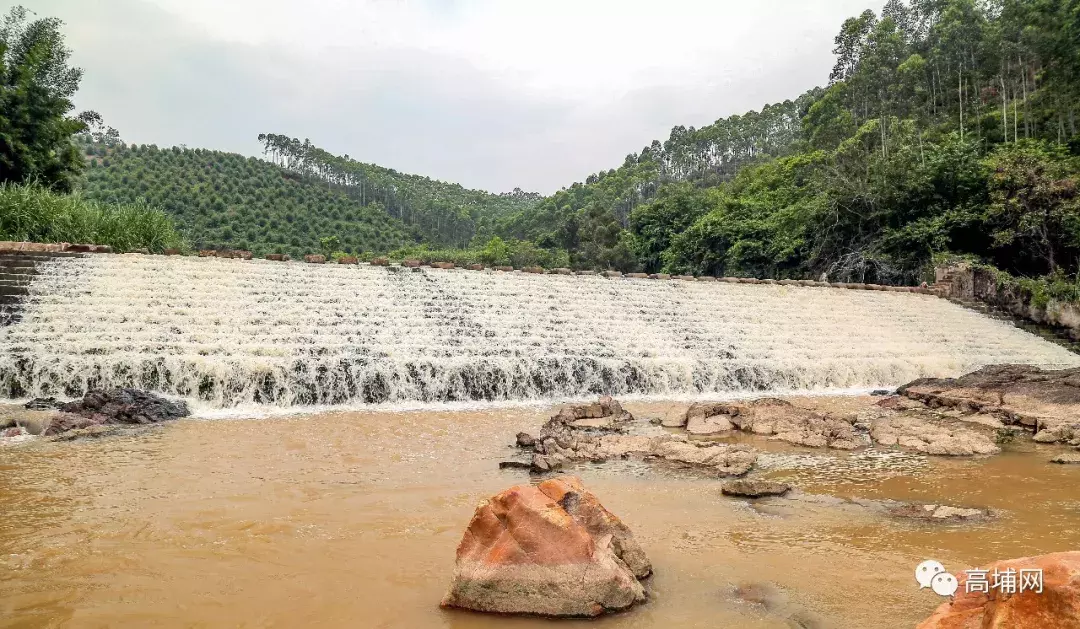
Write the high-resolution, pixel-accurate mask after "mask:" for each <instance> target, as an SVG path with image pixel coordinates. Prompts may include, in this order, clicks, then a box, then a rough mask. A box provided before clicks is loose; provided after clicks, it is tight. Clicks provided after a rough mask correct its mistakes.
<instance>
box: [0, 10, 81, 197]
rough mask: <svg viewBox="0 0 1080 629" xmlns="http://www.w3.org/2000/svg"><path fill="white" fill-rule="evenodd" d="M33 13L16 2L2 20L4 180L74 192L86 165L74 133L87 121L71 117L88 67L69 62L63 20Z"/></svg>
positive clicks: (0, 168)
mask: <svg viewBox="0 0 1080 629" xmlns="http://www.w3.org/2000/svg"><path fill="white" fill-rule="evenodd" d="M28 13H29V12H28V11H27V10H26V9H25V8H23V7H21V6H17V7H14V8H13V9H11V11H10V12H9V13H8V14H7V16H6V17H5V18H4V20H3V22H2V24H0V181H17V182H18V181H28V180H30V181H36V182H37V183H39V184H41V185H44V186H48V187H50V188H53V189H55V190H60V191H70V190H71V189H72V188H73V186H74V183H75V179H76V177H77V176H78V174H79V173H81V172H82V169H83V159H82V156H81V155H80V153H79V150H78V149H77V148H76V146H75V144H74V142H73V141H72V136H74V135H75V134H76V133H79V132H81V131H83V130H85V129H86V128H87V125H86V123H85V122H84V120H83V119H80V118H79V117H71V116H69V114H70V112H71V111H72V109H74V105H72V102H71V97H72V96H73V95H74V94H75V92H76V90H78V88H79V81H80V80H81V79H82V70H80V69H79V68H72V67H70V66H69V65H68V60H69V58H70V57H71V51H70V50H69V49H68V48H67V47H66V46H65V45H64V36H63V34H62V33H61V32H60V26H61V25H62V22H61V21H60V20H58V19H55V18H42V19H37V20H29V19H28ZM83 118H84V119H88V120H97V119H99V117H96V115H87V116H83Z"/></svg>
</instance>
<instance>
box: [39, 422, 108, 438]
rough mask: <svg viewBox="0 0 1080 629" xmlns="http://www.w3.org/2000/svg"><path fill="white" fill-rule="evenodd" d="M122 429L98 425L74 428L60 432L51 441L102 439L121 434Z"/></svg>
mask: <svg viewBox="0 0 1080 629" xmlns="http://www.w3.org/2000/svg"><path fill="white" fill-rule="evenodd" d="M123 430H124V428H122V427H120V426H103V425H100V424H96V425H92V426H87V427H86V428H75V429H73V430H68V431H67V432H62V433H60V434H58V435H56V436H54V437H53V438H52V440H53V441H75V440H76V439H100V438H102V437H111V436H113V435H116V434H118V433H120V432H122V431H123Z"/></svg>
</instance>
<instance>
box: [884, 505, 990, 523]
mask: <svg viewBox="0 0 1080 629" xmlns="http://www.w3.org/2000/svg"><path fill="white" fill-rule="evenodd" d="M887 513H888V514H889V515H891V516H894V517H897V518H905V519H911V520H930V521H934V522H971V521H976V520H986V519H988V518H990V517H992V514H991V513H990V511H988V510H986V509H966V508H963V507H951V506H949V505H928V504H900V505H897V506H892V507H889V508H888V509H887Z"/></svg>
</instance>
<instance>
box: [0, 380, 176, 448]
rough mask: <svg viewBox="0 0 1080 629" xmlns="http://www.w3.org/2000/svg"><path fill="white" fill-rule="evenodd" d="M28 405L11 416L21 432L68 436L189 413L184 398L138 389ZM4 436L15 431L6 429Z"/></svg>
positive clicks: (93, 393)
mask: <svg viewBox="0 0 1080 629" xmlns="http://www.w3.org/2000/svg"><path fill="white" fill-rule="evenodd" d="M26 408H27V410H26V411H24V412H20V413H19V415H18V417H16V418H13V420H12V423H14V424H16V427H17V429H18V434H30V435H45V436H56V435H67V436H68V437H78V436H92V437H98V436H103V435H105V434H110V432H111V431H109V430H104V429H102V427H104V426H123V425H145V424H155V423H158V422H163V421H168V420H173V419H179V418H181V417H186V416H187V415H189V414H190V412H189V410H188V407H187V404H186V403H185V402H182V401H181V402H174V401H171V400H167V399H165V398H162V397H159V396H157V395H154V394H152V393H147V392H145V391H140V390H138V389H113V390H110V391H90V392H88V393H86V395H84V396H83V398H82V399H81V400H76V401H74V402H68V403H66V404H65V403H59V402H57V401H56V400H54V399H52V398H39V399H35V400H31V401H30V402H28V403H27V404H26ZM40 409H54V410H52V411H46V410H40ZM55 409H59V410H55ZM0 428H5V429H6V428H7V426H0ZM4 436H12V435H8V434H7V431H5V435H4Z"/></svg>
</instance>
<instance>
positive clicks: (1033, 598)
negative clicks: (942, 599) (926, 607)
mask: <svg viewBox="0 0 1080 629" xmlns="http://www.w3.org/2000/svg"><path fill="white" fill-rule="evenodd" d="M1010 568H1011V569H1013V570H1015V571H1016V573H1015V574H1016V575H1017V576H1016V579H1017V586H1018V587H1017V588H1016V592H1015V593H1002V591H1001V588H993V587H989V588H986V589H988V590H989V592H982V591H977V592H968V591H967V590H968V588H967V586H966V583H967V579H968V573H962V574H960V575H957V577H958V579H957V580H958V582H959V588H958V589H957V590H956V595H955V598H954V599H953V600H952V601H950V602H947V603H942V604H941V606H940V607H938V608H937V610H935V611H934V613H933V614H932V615H931V616H930V617H929V618H927V619H926V620H924V621H923V622H922V623H920V624H919V626H918V627H917V629H1005V628H1008V629H1077V628H1080V551H1071V552H1064V553H1052V554H1049V555H1039V556H1038V557H1023V558H1021V559H1009V560H1006V561H999V562H997V563H994V564H992V565H990V566H987V567H986V569H987V570H988V571H989V573H988V575H989V576H988V577H987V580H988V581H989V583H990V585H991V586H992V585H993V574H994V570H997V571H998V572H999V573H1001V572H1004V571H1006V570H1008V569H1010ZM1021 570H1024V571H1025V574H1033V573H1029V572H1028V571H1032V570H1034V571H1037V570H1042V592H1041V593H1040V592H1038V591H1035V590H1032V589H1030V588H1026V589H1025V590H1024V591H1023V592H1020V588H1019V585H1020V584H1021V577H1020V576H1019V575H1020V571H1021ZM980 590H981V588H980Z"/></svg>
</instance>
